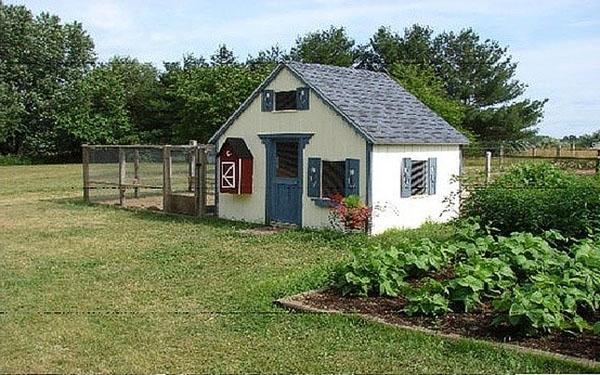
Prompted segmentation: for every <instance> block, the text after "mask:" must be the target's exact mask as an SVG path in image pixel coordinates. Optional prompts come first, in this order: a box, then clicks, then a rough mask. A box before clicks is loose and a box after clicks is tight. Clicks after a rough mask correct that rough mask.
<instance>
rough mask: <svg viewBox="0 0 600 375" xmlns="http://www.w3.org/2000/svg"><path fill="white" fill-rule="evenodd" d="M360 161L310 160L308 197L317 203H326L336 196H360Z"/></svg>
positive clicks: (312, 158) (313, 158)
mask: <svg viewBox="0 0 600 375" xmlns="http://www.w3.org/2000/svg"><path fill="white" fill-rule="evenodd" d="M359 167H360V160H358V159H346V160H337V161H329V160H323V161H322V160H321V158H318V157H317V158H315V157H311V158H308V168H307V171H308V178H307V195H308V196H309V197H311V198H314V199H313V200H314V201H315V202H318V201H325V200H327V199H326V198H330V197H331V196H333V195H334V194H341V195H343V196H349V195H359V194H360V189H359V187H360V183H359V182H360V176H359Z"/></svg>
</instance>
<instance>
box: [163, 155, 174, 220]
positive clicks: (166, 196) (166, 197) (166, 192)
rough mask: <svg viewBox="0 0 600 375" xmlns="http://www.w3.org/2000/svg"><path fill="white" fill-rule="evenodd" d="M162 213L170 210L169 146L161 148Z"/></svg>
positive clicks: (170, 160) (170, 163)
mask: <svg viewBox="0 0 600 375" xmlns="http://www.w3.org/2000/svg"><path fill="white" fill-rule="evenodd" d="M162 157H163V212H169V211H170V210H171V167H172V159H171V146H164V147H163V156H162Z"/></svg>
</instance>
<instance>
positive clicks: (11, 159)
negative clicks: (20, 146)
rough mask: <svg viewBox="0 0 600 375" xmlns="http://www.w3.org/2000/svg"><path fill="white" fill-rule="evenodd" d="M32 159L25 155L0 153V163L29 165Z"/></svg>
mask: <svg viewBox="0 0 600 375" xmlns="http://www.w3.org/2000/svg"><path fill="white" fill-rule="evenodd" d="M29 164H32V160H31V159H30V158H28V157H25V156H17V155H0V165H29Z"/></svg>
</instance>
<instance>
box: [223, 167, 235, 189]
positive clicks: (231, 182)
mask: <svg viewBox="0 0 600 375" xmlns="http://www.w3.org/2000/svg"><path fill="white" fill-rule="evenodd" d="M225 167H228V168H227V170H225ZM221 188H224V189H235V188H236V186H235V162H233V161H222V162H221Z"/></svg>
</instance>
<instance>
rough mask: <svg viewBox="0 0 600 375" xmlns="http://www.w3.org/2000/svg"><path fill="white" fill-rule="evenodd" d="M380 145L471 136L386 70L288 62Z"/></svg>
mask: <svg viewBox="0 0 600 375" xmlns="http://www.w3.org/2000/svg"><path fill="white" fill-rule="evenodd" d="M286 65H287V66H288V67H289V68H290V69H291V70H292V71H293V72H295V73H296V74H297V75H299V76H300V78H301V79H302V80H303V81H305V82H306V83H307V84H308V85H309V86H311V87H312V88H313V90H315V91H317V92H318V93H320V94H321V95H322V96H323V97H324V99H326V100H328V101H329V102H330V104H331V105H333V106H334V107H335V108H336V109H337V110H338V111H339V112H341V113H342V114H343V115H345V116H346V117H347V118H348V119H349V120H351V121H352V122H353V123H354V125H355V126H357V127H358V128H360V130H362V131H363V132H364V133H366V135H367V136H369V138H371V140H372V141H373V142H374V143H377V144H397V143H411V144H422V143H429V144H467V143H468V140H467V138H466V137H465V136H464V135H462V134H461V133H460V132H458V131H457V130H456V129H454V128H453V127H452V126H451V125H450V124H448V123H447V122H446V121H445V120H444V119H442V118H441V117H440V116H438V115H437V114H436V113H434V112H433V111H432V110H431V109H429V108H428V107H427V106H426V105H425V104H423V103H422V102H421V101H419V100H418V99H417V98H415V97H414V96H413V95H411V94H410V93H409V92H408V91H406V90H405V89H404V88H403V87H401V86H400V85H399V84H398V83H396V82H395V81H394V80H393V79H391V78H390V77H389V76H388V75H387V74H384V73H377V72H371V71H368V70H362V69H352V68H342V67H337V66H330V65H321V64H303V63H296V62H290V63H287V64H286Z"/></svg>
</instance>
